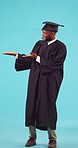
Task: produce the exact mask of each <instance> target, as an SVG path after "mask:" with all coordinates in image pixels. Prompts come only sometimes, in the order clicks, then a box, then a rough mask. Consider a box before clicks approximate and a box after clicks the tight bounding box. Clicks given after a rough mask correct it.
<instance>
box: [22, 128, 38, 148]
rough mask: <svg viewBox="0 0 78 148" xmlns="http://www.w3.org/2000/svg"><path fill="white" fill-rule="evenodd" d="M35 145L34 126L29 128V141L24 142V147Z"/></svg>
mask: <svg viewBox="0 0 78 148" xmlns="http://www.w3.org/2000/svg"><path fill="white" fill-rule="evenodd" d="M33 145H36V128H35V126H29V140H28V141H27V142H26V144H25V146H28V147H30V146H33Z"/></svg>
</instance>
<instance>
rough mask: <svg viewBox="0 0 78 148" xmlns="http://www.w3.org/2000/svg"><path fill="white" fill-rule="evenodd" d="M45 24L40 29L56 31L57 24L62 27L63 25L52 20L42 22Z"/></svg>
mask: <svg viewBox="0 0 78 148" xmlns="http://www.w3.org/2000/svg"><path fill="white" fill-rule="evenodd" d="M43 24H45V25H44V26H43V28H42V30H47V31H53V32H57V31H58V26H61V27H64V25H60V24H57V23H54V22H43Z"/></svg>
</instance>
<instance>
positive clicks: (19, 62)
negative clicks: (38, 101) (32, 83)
mask: <svg viewBox="0 0 78 148" xmlns="http://www.w3.org/2000/svg"><path fill="white" fill-rule="evenodd" d="M23 55H24V54H18V59H16V61H15V69H16V71H22V70H28V69H30V68H31V62H32V59H30V58H23V57H22V56H23Z"/></svg>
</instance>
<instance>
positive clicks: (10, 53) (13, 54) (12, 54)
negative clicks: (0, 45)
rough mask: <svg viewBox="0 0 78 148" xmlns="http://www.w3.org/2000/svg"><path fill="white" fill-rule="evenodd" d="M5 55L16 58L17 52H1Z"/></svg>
mask: <svg viewBox="0 0 78 148" xmlns="http://www.w3.org/2000/svg"><path fill="white" fill-rule="evenodd" d="M3 54H5V55H11V56H16V55H17V52H3Z"/></svg>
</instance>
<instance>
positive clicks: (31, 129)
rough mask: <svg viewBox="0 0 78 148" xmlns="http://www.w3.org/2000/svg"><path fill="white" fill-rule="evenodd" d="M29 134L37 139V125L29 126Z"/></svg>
mask: <svg viewBox="0 0 78 148" xmlns="http://www.w3.org/2000/svg"><path fill="white" fill-rule="evenodd" d="M29 136H30V137H32V138H34V139H36V128H35V126H29Z"/></svg>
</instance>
